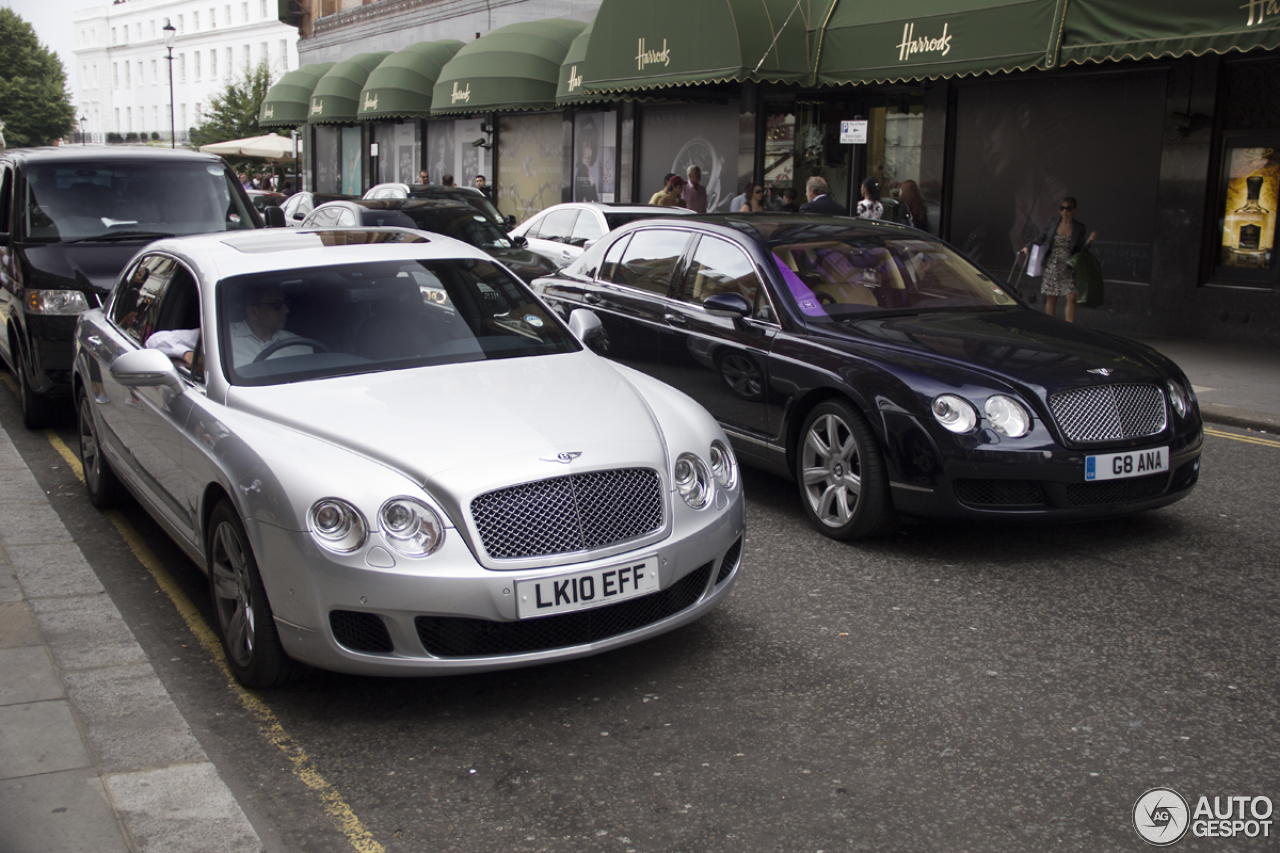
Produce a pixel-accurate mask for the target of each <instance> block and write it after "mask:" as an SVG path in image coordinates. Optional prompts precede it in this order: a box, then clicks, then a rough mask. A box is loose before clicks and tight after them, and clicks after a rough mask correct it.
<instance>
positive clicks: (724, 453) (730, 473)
mask: <svg viewBox="0 0 1280 853" xmlns="http://www.w3.org/2000/svg"><path fill="white" fill-rule="evenodd" d="M710 456H711V475H712V476H713V477H715V478H716V482H717V483H719V484H720V485H721V487H723V488H726V489H732V488H733V487H734V486H735V485H736V484H737V482H738V461H737V460H736V459H734V458H733V451H732V450H730V449H729V448H728V447H727V446H725V444H724V442H722V441H713V442H711V454H710Z"/></svg>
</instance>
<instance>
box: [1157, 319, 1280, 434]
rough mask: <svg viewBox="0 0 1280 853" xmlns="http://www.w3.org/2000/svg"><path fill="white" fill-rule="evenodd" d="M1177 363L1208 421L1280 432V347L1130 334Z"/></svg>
mask: <svg viewBox="0 0 1280 853" xmlns="http://www.w3.org/2000/svg"><path fill="white" fill-rule="evenodd" d="M1132 337H1133V339H1134V340H1139V341H1142V342H1143V343H1145V344H1147V345H1148V346H1151V347H1154V348H1155V349H1158V350H1159V351H1160V352H1162V353H1164V354H1165V355H1167V356H1169V358H1171V359H1173V360H1174V361H1176V362H1177V363H1178V366H1179V367H1181V368H1182V370H1183V372H1184V373H1186V374H1187V378H1188V379H1190V380H1191V384H1192V386H1193V387H1194V388H1195V392H1196V397H1198V398H1199V400H1200V412H1201V414H1202V415H1204V419H1205V420H1206V421H1207V422H1209V423H1216V424H1222V425H1225V426H1234V427H1240V428H1242V429H1255V430H1265V431H1266V432H1269V433H1277V434H1280V349H1272V348H1269V347H1258V346H1246V345H1244V344H1229V343H1220V342H1215V341H1193V340H1188V339H1184V338H1153V337H1145V336H1139V335H1133V336H1132Z"/></svg>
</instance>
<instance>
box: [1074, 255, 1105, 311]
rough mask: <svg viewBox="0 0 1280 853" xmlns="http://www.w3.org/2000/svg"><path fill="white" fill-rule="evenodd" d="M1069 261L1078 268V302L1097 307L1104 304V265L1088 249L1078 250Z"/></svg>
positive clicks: (1087, 306)
mask: <svg viewBox="0 0 1280 853" xmlns="http://www.w3.org/2000/svg"><path fill="white" fill-rule="evenodd" d="M1068 263H1069V264H1071V266H1073V267H1075V268H1076V304H1077V305H1083V306H1084V307H1085V308H1097V307H1098V306H1099V305H1101V304H1102V295H1103V294H1102V265H1101V264H1099V263H1098V259H1097V258H1096V257H1094V255H1093V252H1090V251H1089V250H1088V249H1084V250H1082V251H1079V252H1076V253H1075V254H1074V255H1072V256H1071V260H1069V261H1068Z"/></svg>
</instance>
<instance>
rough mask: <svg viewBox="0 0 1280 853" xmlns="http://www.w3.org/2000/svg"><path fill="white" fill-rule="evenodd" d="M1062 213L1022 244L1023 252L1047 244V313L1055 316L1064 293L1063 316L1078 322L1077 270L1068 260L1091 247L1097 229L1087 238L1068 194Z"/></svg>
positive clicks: (1043, 290)
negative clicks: (1060, 297) (1029, 240)
mask: <svg viewBox="0 0 1280 853" xmlns="http://www.w3.org/2000/svg"><path fill="white" fill-rule="evenodd" d="M1058 210H1059V212H1060V215H1059V216H1058V218H1057V219H1055V220H1054V221H1053V222H1050V223H1049V224H1048V225H1046V226H1045V229H1044V231H1043V232H1041V234H1040V236H1039V237H1037V238H1036V239H1035V240H1033V241H1031V242H1030V243H1028V244H1027V245H1025V246H1023V247H1022V251H1023V252H1024V253H1026V252H1028V251H1030V249H1031V247H1032V246H1042V247H1044V250H1045V252H1046V253H1047V257H1046V258H1045V262H1044V280H1043V281H1042V283H1041V285H1040V292H1041V293H1043V294H1044V313H1046V314H1048V315H1049V316H1054V315H1055V314H1056V313H1057V311H1058V297H1059V296H1065V297H1066V298H1067V299H1066V303H1067V304H1066V308H1065V309H1064V310H1063V319H1065V320H1066V321H1067V322H1068V323H1074V322H1075V321H1076V270H1075V267H1073V266H1071V264H1069V263H1068V261H1070V260H1071V256H1072V255H1074V254H1075V253H1076V252H1080V251H1083V250H1085V249H1087V248H1089V244H1090V243H1092V242H1093V241H1094V239H1095V238H1096V237H1097V236H1098V232H1097V231H1094V232H1093V233H1091V234H1090V235H1089V236H1088V237H1085V234H1084V232H1085V224H1084V223H1083V222H1080V221H1079V220H1077V219H1076V200H1075V199H1074V198H1072V197H1071V196H1067V197H1066V198H1064V199H1063V200H1062V203H1061V204H1059V205H1058Z"/></svg>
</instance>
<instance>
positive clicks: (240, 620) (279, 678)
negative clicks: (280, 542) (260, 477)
mask: <svg viewBox="0 0 1280 853" xmlns="http://www.w3.org/2000/svg"><path fill="white" fill-rule="evenodd" d="M205 556H206V559H207V561H208V566H209V597H210V599H211V600H212V601H213V609H214V613H215V614H216V617H217V619H216V621H217V624H216V627H217V630H218V637H219V638H220V639H221V640H222V649H223V651H224V652H226V655H227V665H228V667H230V669H231V674H232V675H234V676H235V677H236V680H237V681H239V682H240V683H241V684H243V685H244V686H245V687H251V688H254V689H263V688H268V687H278V686H280V685H281V684H284V683H285V682H287V681H289V680H290V679H291V678H292V677H293V676H294V674H295V673H296V671H297V668H298V665H297V664H296V663H295V662H294V661H292V660H291V659H290V658H289V656H288V655H287V654H285V651H284V647H283V646H282V645H281V644H280V635H279V633H278V632H277V631H276V624H275V618H274V616H273V615H272V613H271V604H270V602H268V601H267V593H266V590H265V589H264V588H263V586H262V576H261V575H260V574H259V573H258V562H257V560H255V559H254V556H253V549H252V548H251V547H250V545H249V537H248V536H246V535H245V532H244V525H242V524H241V523H240V517H239V516H238V515H237V514H236V511H235V510H234V509H233V508H232V506H231V504H229V503H227V502H226V501H222V502H221V503H219V504H218V505H217V506H216V507H214V508H213V513H212V514H211V515H210V517H209V536H208V540H207V543H206V545H205Z"/></svg>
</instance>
